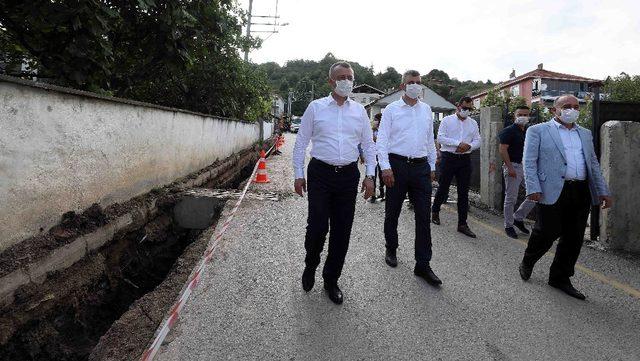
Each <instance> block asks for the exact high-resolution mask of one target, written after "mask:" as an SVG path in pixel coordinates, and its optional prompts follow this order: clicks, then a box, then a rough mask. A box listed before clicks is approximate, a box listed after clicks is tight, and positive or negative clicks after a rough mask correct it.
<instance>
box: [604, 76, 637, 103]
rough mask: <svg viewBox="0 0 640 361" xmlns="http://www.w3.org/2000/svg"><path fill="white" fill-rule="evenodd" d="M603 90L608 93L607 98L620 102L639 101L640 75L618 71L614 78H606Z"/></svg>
mask: <svg viewBox="0 0 640 361" xmlns="http://www.w3.org/2000/svg"><path fill="white" fill-rule="evenodd" d="M604 92H605V93H606V94H609V100H613V101H621V102H640V75H634V76H631V75H629V74H627V73H624V72H623V73H620V75H618V76H617V77H615V78H611V77H609V78H607V80H606V81H605V84H604Z"/></svg>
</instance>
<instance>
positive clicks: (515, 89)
mask: <svg viewBox="0 0 640 361" xmlns="http://www.w3.org/2000/svg"><path fill="white" fill-rule="evenodd" d="M511 95H513V96H514V97H517V96H518V95H520V85H518V84H516V85H513V86H512V87H511Z"/></svg>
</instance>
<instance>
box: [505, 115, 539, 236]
mask: <svg viewBox="0 0 640 361" xmlns="http://www.w3.org/2000/svg"><path fill="white" fill-rule="evenodd" d="M530 112H531V111H530V109H529V107H528V106H526V105H522V106H519V107H518V108H516V110H515V112H514V114H513V115H514V118H515V119H514V121H513V124H512V125H510V126H508V127H506V128H504V129H503V130H502V131H501V132H500V134H499V135H498V138H499V139H500V156H501V157H502V161H503V162H504V165H503V166H502V168H503V174H504V230H505V232H506V234H507V236H509V237H511V238H516V239H517V238H518V234H517V233H516V231H515V229H513V226H516V227H518V229H519V230H520V231H521V232H522V233H524V234H529V230H528V229H527V227H525V225H524V218H525V217H526V216H527V215H528V214H529V212H531V210H532V209H533V207H535V205H536V203H535V202H533V201H532V200H530V199H528V198H525V200H524V201H523V202H522V204H520V207H519V208H518V210H517V211H516V212H515V213H514V212H513V209H514V207H515V205H516V201H517V200H518V192H519V191H520V186H521V185H523V184H524V171H523V169H522V152H523V150H524V138H525V130H526V129H525V126H526V125H527V123H529V114H530ZM514 218H515V219H514Z"/></svg>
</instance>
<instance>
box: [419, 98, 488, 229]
mask: <svg viewBox="0 0 640 361" xmlns="http://www.w3.org/2000/svg"><path fill="white" fill-rule="evenodd" d="M457 108H458V109H457V111H456V113H455V114H452V115H448V116H446V117H444V118H443V119H442V122H440V127H439V128H438V143H440V151H441V153H442V160H441V162H440V165H439V166H440V168H439V171H440V179H439V180H438V190H437V191H436V196H435V198H434V200H433V208H432V214H431V220H432V222H433V223H434V224H440V207H441V206H442V203H444V202H445V200H446V198H447V195H448V194H449V187H450V186H451V181H452V180H453V177H455V178H456V188H457V190H458V232H460V233H462V234H464V235H467V236H469V237H472V238H476V235H475V233H473V232H472V231H471V229H469V226H468V225H467V213H469V183H470V181H471V152H472V151H474V150H476V149H478V148H480V141H481V140H480V130H479V129H478V123H477V122H476V121H475V120H474V119H473V118H471V117H470V116H469V113H470V112H471V111H472V110H473V101H472V100H471V98H469V97H462V99H460V101H459V102H458V107H457Z"/></svg>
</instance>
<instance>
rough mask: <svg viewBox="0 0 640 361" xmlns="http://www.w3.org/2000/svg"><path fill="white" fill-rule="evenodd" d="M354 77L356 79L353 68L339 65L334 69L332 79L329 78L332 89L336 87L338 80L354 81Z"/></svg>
mask: <svg viewBox="0 0 640 361" xmlns="http://www.w3.org/2000/svg"><path fill="white" fill-rule="evenodd" d="M353 79H354V74H353V69H351V68H344V67H341V66H338V67H335V68H334V69H333V76H332V78H331V79H329V84H330V85H331V88H332V89H335V87H336V82H337V81H338V80H351V81H353Z"/></svg>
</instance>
